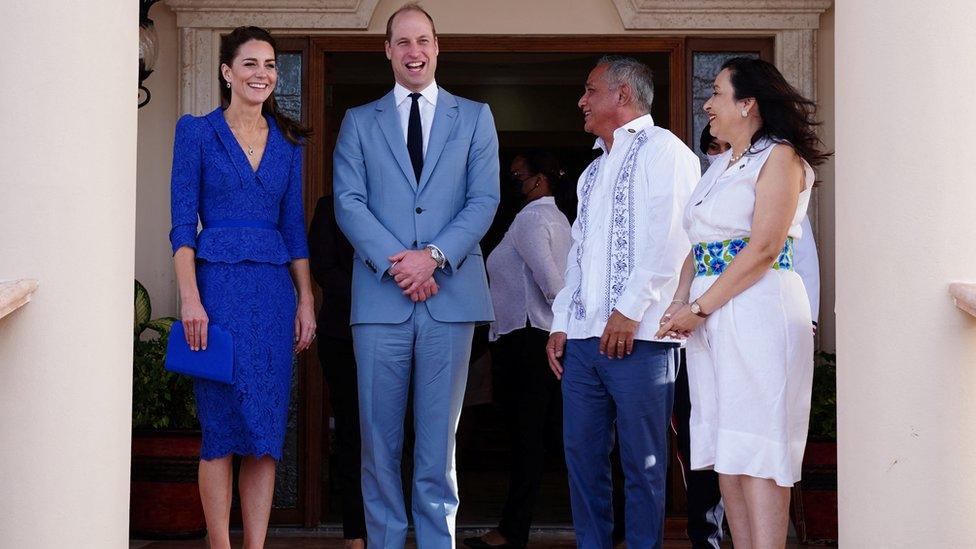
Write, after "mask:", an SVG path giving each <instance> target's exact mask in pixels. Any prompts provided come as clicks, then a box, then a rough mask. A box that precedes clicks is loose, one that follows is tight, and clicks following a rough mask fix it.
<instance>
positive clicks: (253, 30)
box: [217, 27, 312, 145]
mask: <svg viewBox="0 0 976 549" xmlns="http://www.w3.org/2000/svg"><path fill="white" fill-rule="evenodd" d="M251 40H257V41H259V42H267V43H268V44H269V45H270V46H271V49H272V50H274V52H275V56H276V57H277V55H278V46H277V44H276V43H275V40H274V38H272V37H271V33H269V32H268V31H266V30H264V29H262V28H261V27H237V28H236V29H234V30H233V31H231V33H230V34H228V35H226V36H224V37H222V38H221V39H220V64H221V65H227V66H228V67H229V66H231V64H232V63H233V62H234V58H235V57H237V52H238V51H239V50H240V49H241V46H242V45H244V44H245V43H246V42H250V41H251ZM217 80H218V81H219V82H220V98H221V99H222V100H223V102H224V104H225V105H230V97H231V90H230V88H229V87H227V81H226V80H224V73H223V72H222V71H221V70H220V67H218V68H217ZM261 113H262V114H265V115H269V116H272V117H274V121H275V123H276V124H278V129H279V130H281V133H282V134H284V136H285V138H286V139H288V141H291V142H292V143H295V144H296V145H300V144H301V143H302V142H303V140H304V139H305V138H306V137H308V136H310V135H312V132H311V131H310V130H309V129H308V128H306V127H304V126H302V125H301V124H299V123H298V122H296V121H295V120H292V119H291V118H290V117H288V115H286V114H285V113H283V112H282V111H281V109H279V108H278V103H277V102H276V101H275V97H274V93H272V94H271V95H269V96H268V98H267V99H266V100H265V101H264V105H262V106H261Z"/></svg>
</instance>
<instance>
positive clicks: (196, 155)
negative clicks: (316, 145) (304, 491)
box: [170, 108, 308, 460]
mask: <svg viewBox="0 0 976 549" xmlns="http://www.w3.org/2000/svg"><path fill="white" fill-rule="evenodd" d="M265 118H266V119H267V121H268V141H267V145H266V146H265V151H264V156H263V158H262V159H261V163H260V165H259V166H258V169H257V171H254V170H253V169H252V168H251V165H250V164H249V163H248V160H247V156H246V154H245V152H244V151H243V149H241V147H240V145H238V143H237V140H236V139H235V138H234V134H233V133H231V130H230V127H229V126H228V125H227V122H226V121H225V120H224V116H223V110H222V109H220V108H218V109H216V110H214V111H213V112H211V113H210V114H208V115H206V116H203V117H194V116H190V115H186V116H183V117H182V118H180V120H179V122H178V123H177V125H176V142H175V145H174V148H173V174H172V193H171V208H172V209H171V211H172V222H173V228H172V230H171V231H170V242H171V243H172V245H173V253H176V250H178V249H179V248H181V247H182V246H189V247H191V248H194V249H195V250H196V276H197V285H198V287H199V289H200V298H201V300H202V302H203V307H204V309H205V310H206V311H207V316H208V317H209V319H210V323H211V324H216V325H218V326H220V327H222V328H224V329H226V330H228V331H230V332H231V334H232V335H233V337H234V382H233V383H232V384H230V385H228V384H224V383H218V382H213V381H206V380H200V379H195V380H194V392H195V395H196V402H197V415H198V416H199V418H200V426H201V429H202V430H203V448H202V450H201V458H202V459H205V460H210V459H216V458H219V457H223V456H227V455H230V454H238V455H244V456H264V455H268V456H271V457H273V458H274V459H275V460H279V459H281V449H282V446H283V444H284V437H285V426H286V423H287V416H288V401H289V398H290V395H291V379H292V361H293V355H294V340H293V339H294V330H295V328H294V323H295V307H296V303H295V289H294V285H293V283H292V280H291V275H290V272H289V269H288V264H289V263H290V262H291V261H292V260H294V259H300V258H306V257H308V243H307V241H306V239H305V220H304V210H303V208H302V148H301V147H300V146H299V145H295V144H293V143H291V142H290V141H288V140H287V139H285V136H284V135H283V134H282V133H281V131H280V130H279V128H278V127H277V125H276V124H275V121H274V119H273V118H271V117H265ZM198 218H199V220H200V221H201V222H202V224H203V230H202V231H201V232H200V233H199V234H197V220H198Z"/></svg>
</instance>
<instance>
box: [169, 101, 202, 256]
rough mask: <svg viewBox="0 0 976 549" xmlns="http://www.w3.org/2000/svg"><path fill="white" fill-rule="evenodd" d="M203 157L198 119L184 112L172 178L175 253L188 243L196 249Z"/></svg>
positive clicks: (171, 197)
mask: <svg viewBox="0 0 976 549" xmlns="http://www.w3.org/2000/svg"><path fill="white" fill-rule="evenodd" d="M202 157H203V154H202V152H201V147H200V135H199V131H198V130H197V127H196V123H195V120H194V118H193V117H192V116H190V115H188V114H187V115H184V116H183V117H182V118H180V120H179V121H178V122H177V123H176V138H175V142H174V144H173V170H172V176H171V180H170V215H171V217H172V229H171V230H170V232H169V241H170V244H172V246H173V253H174V254H175V253H176V251H177V250H179V249H180V248H182V247H184V246H187V247H190V248H193V249H196V247H197V218H198V217H199V211H200V182H201V176H200V173H201V171H202V167H203V164H202Z"/></svg>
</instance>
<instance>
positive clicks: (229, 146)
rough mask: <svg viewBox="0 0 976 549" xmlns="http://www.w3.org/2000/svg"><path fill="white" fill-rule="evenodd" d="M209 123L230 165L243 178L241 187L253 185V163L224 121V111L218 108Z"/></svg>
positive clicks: (209, 116) (211, 114)
mask: <svg viewBox="0 0 976 549" xmlns="http://www.w3.org/2000/svg"><path fill="white" fill-rule="evenodd" d="M207 121H208V122H210V125H211V126H212V127H213V129H214V131H215V132H217V137H218V138H219V139H220V142H221V143H222V144H223V145H224V149H226V150H227V156H228V157H229V158H230V163H231V164H232V165H233V166H234V169H235V170H237V176H238V177H240V178H241V187H244V185H245V184H249V183H250V184H253V183H254V170H252V169H251V163H250V162H248V161H247V157H246V156H244V150H243V149H241V146H240V144H238V143H237V138H235V137H234V134H233V132H231V131H230V126H228V125H227V121H226V120H224V110H223V109H221V108H220V107H217V108H216V109H215V110H214V111H213V112H211V113H210V114H208V115H207ZM269 141H270V138H269ZM265 148H267V147H265ZM265 154H267V151H265Z"/></svg>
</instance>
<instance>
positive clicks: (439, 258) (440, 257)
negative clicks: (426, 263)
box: [427, 244, 447, 269]
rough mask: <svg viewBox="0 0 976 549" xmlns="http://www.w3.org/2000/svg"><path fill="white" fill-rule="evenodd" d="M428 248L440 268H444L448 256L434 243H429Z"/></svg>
mask: <svg viewBox="0 0 976 549" xmlns="http://www.w3.org/2000/svg"><path fill="white" fill-rule="evenodd" d="M427 249H428V250H429V251H430V257H431V259H433V260H434V262H436V263H437V268H438V269H443V268H444V265H446V264H447V258H446V257H444V253H443V252H441V251H440V249H439V248H438V247H437V246H434V245H433V244H428V245H427Z"/></svg>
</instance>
